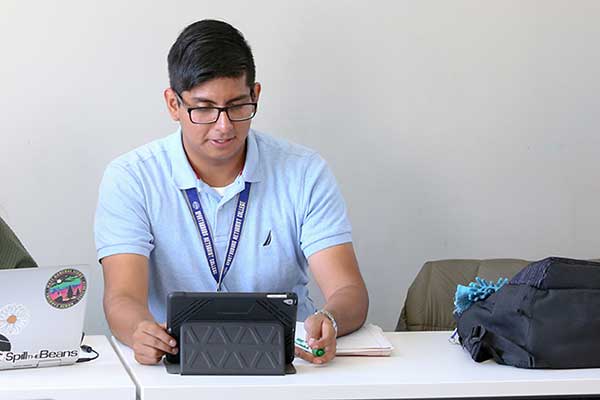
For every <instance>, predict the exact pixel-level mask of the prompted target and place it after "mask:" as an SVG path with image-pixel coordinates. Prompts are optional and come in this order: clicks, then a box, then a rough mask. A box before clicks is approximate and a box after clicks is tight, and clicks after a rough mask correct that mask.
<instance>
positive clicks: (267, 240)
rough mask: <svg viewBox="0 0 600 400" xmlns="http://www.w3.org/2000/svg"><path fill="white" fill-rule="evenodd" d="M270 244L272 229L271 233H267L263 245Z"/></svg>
mask: <svg viewBox="0 0 600 400" xmlns="http://www.w3.org/2000/svg"><path fill="white" fill-rule="evenodd" d="M270 244H271V231H269V234H268V235H267V239H265V242H264V243H263V247H267V246H268V245H270Z"/></svg>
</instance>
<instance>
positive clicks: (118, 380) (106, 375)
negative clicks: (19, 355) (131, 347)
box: [0, 336, 135, 400]
mask: <svg viewBox="0 0 600 400" xmlns="http://www.w3.org/2000/svg"><path fill="white" fill-rule="evenodd" d="M84 343H85V344H88V345H90V346H92V348H93V349H94V350H96V351H97V352H98V353H100V356H99V357H98V358H97V359H96V360H94V361H89V362H85V363H79V364H73V365H68V366H62V367H47V368H28V369H15V370H4V371H0V399H1V400H34V399H35V400H38V399H53V400H81V399H84V400H135V384H134V383H133V382H132V380H131V378H130V377H129V375H128V374H127V371H126V370H125V368H124V367H123V364H122V363H121V361H120V360H119V358H118V357H117V355H116V353H115V351H114V349H113V347H112V346H111V344H110V342H109V341H108V339H107V338H106V337H105V336H87V337H86V338H85V340H84Z"/></svg>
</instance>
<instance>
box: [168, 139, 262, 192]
mask: <svg viewBox="0 0 600 400" xmlns="http://www.w3.org/2000/svg"><path fill="white" fill-rule="evenodd" d="M168 140H169V141H168V152H169V156H170V157H169V158H170V160H171V168H172V170H171V176H172V178H173V181H174V182H175V184H176V185H177V187H178V188H179V189H189V188H193V187H197V185H198V178H197V177H196V173H195V172H194V169H193V168H192V166H191V165H190V162H189V160H188V158H187V156H186V154H185V150H184V149H183V137H182V133H181V128H179V129H178V130H177V132H175V133H174V134H172V135H171V137H170V138H169V139H168ZM260 161H261V160H260V154H259V151H258V143H257V142H256V133H255V132H254V131H253V130H252V129H250V130H249V131H248V138H247V139H246V162H245V163H244V169H243V170H242V178H244V181H246V182H258V181H260V180H261V179H262V175H263V174H262V168H261V165H260Z"/></svg>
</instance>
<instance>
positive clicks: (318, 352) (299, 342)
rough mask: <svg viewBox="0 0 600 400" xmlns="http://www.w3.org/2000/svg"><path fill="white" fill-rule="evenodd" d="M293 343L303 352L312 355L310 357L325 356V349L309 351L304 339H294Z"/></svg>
mask: <svg viewBox="0 0 600 400" xmlns="http://www.w3.org/2000/svg"><path fill="white" fill-rule="evenodd" d="M295 342H296V346H298V347H300V348H301V349H302V350H304V351H307V352H309V353H312V355H313V356H315V357H322V356H324V355H325V349H311V348H310V347H309V346H308V343H306V341H305V340H304V339H300V338H296V341H295Z"/></svg>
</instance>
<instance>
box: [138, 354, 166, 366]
mask: <svg viewBox="0 0 600 400" xmlns="http://www.w3.org/2000/svg"><path fill="white" fill-rule="evenodd" d="M135 360H136V361H137V362H138V363H140V364H143V365H155V364H158V363H159V362H160V358H153V357H146V356H143V355H138V354H135Z"/></svg>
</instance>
